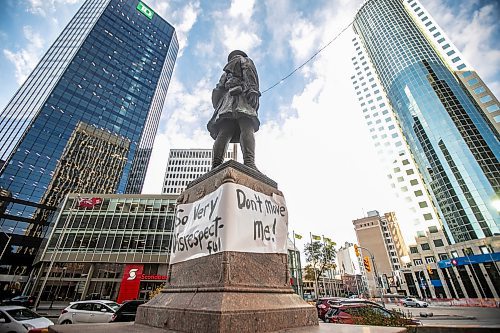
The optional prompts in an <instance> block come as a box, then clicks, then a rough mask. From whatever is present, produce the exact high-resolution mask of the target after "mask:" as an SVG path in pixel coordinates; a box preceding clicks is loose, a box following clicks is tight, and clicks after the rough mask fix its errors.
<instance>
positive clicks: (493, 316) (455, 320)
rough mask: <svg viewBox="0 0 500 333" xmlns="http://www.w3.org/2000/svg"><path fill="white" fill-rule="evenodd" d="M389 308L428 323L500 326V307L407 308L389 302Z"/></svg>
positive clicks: (424, 323)
mask: <svg viewBox="0 0 500 333" xmlns="http://www.w3.org/2000/svg"><path fill="white" fill-rule="evenodd" d="M386 307H387V308H388V309H399V310H402V311H404V312H405V313H406V312H408V311H409V312H410V315H411V316H412V317H415V318H418V319H420V320H421V321H422V324H423V325H424V326H426V325H447V326H463V325H477V326H500V308H475V307H461V306H453V307H452V306H433V305H432V304H431V305H430V306H429V307H428V308H405V307H403V306H399V305H394V304H389V305H387V306H386ZM420 313H432V314H433V316H432V317H427V318H425V317H420Z"/></svg>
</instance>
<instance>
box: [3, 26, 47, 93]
mask: <svg viewBox="0 0 500 333" xmlns="http://www.w3.org/2000/svg"><path fill="white" fill-rule="evenodd" d="M23 35H24V38H25V39H26V40H27V44H26V47H25V48H22V49H20V50H19V51H12V50H9V49H3V54H4V56H5V58H6V59H7V60H8V61H10V62H11V63H12V64H13V65H14V69H15V76H16V81H17V83H18V84H21V83H23V82H24V80H25V79H26V77H27V76H28V75H29V73H31V71H32V70H33V68H35V66H36V64H37V63H38V61H39V59H40V57H41V55H42V51H43V47H44V44H45V40H44V39H43V38H42V36H41V35H40V34H39V33H37V32H35V31H33V28H32V27H31V26H29V25H27V26H24V27H23Z"/></svg>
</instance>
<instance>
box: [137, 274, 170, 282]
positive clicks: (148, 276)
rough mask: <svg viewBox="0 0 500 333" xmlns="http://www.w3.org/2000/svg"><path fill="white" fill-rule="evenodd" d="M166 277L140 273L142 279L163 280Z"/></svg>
mask: <svg viewBox="0 0 500 333" xmlns="http://www.w3.org/2000/svg"><path fill="white" fill-rule="evenodd" d="M167 278H168V277H167V276H166V275H146V274H142V275H141V281H142V280H153V281H165V280H166V279H167Z"/></svg>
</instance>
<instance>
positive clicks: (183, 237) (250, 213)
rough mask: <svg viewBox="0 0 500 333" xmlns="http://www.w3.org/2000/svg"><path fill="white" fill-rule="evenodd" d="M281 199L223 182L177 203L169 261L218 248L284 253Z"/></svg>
mask: <svg viewBox="0 0 500 333" xmlns="http://www.w3.org/2000/svg"><path fill="white" fill-rule="evenodd" d="M287 232H288V210H287V208H286V204H285V198H283V197H282V196H279V195H276V194H273V195H272V196H268V195H265V194H263V193H260V192H255V191H254V190H252V189H249V188H248V187H245V186H241V185H237V184H234V183H225V184H223V185H221V186H220V187H219V188H218V189H217V190H216V191H214V192H212V193H210V194H208V195H206V196H205V197H203V198H202V199H200V200H198V201H196V202H193V203H190V204H183V205H179V206H177V213H176V217H175V224H174V235H173V244H172V252H171V255H170V263H171V264H173V263H177V262H181V261H186V260H189V259H194V258H200V257H204V256H208V255H210V254H214V253H217V252H221V251H236V252H255V253H287Z"/></svg>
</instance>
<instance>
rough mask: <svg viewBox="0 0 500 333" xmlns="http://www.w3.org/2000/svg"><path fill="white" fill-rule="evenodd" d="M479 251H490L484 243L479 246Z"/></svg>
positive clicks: (486, 252)
mask: <svg viewBox="0 0 500 333" xmlns="http://www.w3.org/2000/svg"><path fill="white" fill-rule="evenodd" d="M479 251H481V253H482V254H488V253H491V251H490V249H489V248H488V247H487V246H486V245H483V246H480V247H479Z"/></svg>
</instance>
